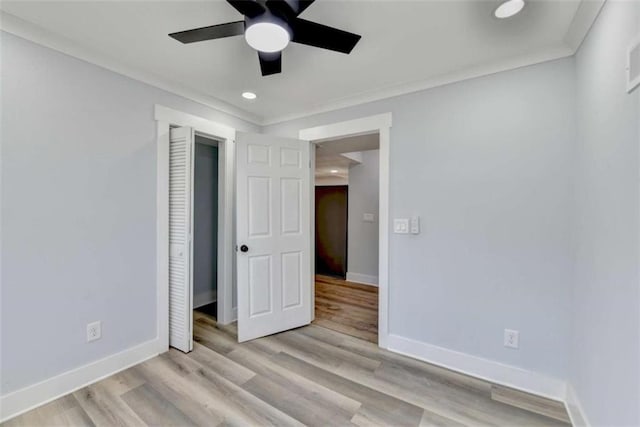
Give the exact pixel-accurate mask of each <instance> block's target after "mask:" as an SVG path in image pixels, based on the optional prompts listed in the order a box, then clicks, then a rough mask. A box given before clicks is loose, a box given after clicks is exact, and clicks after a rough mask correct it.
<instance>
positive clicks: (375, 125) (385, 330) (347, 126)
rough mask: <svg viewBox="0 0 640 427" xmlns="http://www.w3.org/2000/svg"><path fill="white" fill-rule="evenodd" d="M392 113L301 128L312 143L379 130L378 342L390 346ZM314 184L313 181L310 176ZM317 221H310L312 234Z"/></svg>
mask: <svg viewBox="0 0 640 427" xmlns="http://www.w3.org/2000/svg"><path fill="white" fill-rule="evenodd" d="M391 125H392V114H391V113H383V114H377V115H374V116H368V117H362V118H359V119H354V120H347V121H343V122H337V123H331V124H327V125H322V126H316V127H312V128H307V129H301V130H300V131H299V132H298V137H299V139H302V140H306V141H309V142H311V143H312V144H317V143H319V142H323V141H327V140H333V139H337V138H344V137H349V136H357V135H367V134H372V133H377V134H378V135H379V138H380V182H379V196H380V202H379V203H380V205H379V212H378V219H379V221H378V346H379V347H382V348H387V346H388V337H389V231H390V226H389V221H390V220H389V144H390V142H391ZM310 166H311V176H312V177H313V176H314V175H315V150H311V165H310ZM311 181H312V182H311V185H312V187H313V185H314V182H313V179H312V180H311ZM314 204H315V199H314V198H311V210H310V212H311V214H312V215H313V213H314V212H315V206H314ZM314 235H315V224H314V222H313V221H311V236H314ZM314 266H315V245H313V244H312V245H311V271H310V274H311V298H312V301H311V318H312V319H313V318H314V314H315V313H314V306H315V304H314V299H315V271H314V270H315V269H314Z"/></svg>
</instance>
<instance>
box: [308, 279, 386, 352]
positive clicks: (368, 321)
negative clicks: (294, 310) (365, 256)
mask: <svg viewBox="0 0 640 427" xmlns="http://www.w3.org/2000/svg"><path fill="white" fill-rule="evenodd" d="M314 324H316V325H318V326H322V327H324V328H328V329H333V330H336V331H338V332H341V333H343V334H348V335H352V336H355V337H358V338H361V339H364V340H367V341H371V342H378V288H377V287H375V286H368V285H363V284H359V283H353V282H348V281H346V280H341V279H336V278H332V277H327V276H320V275H317V276H316V281H315V320H314Z"/></svg>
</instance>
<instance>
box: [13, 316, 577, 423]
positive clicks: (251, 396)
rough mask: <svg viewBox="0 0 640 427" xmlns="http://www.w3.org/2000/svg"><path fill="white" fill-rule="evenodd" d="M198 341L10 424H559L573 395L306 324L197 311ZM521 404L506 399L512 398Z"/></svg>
mask: <svg viewBox="0 0 640 427" xmlns="http://www.w3.org/2000/svg"><path fill="white" fill-rule="evenodd" d="M194 319H195V325H194V337H195V340H196V343H195V344H194V351H193V352H191V353H189V354H184V353H181V352H179V351H177V350H173V349H172V350H170V351H169V352H167V353H165V354H162V355H160V356H158V357H155V358H153V359H151V360H148V361H146V362H144V363H141V364H139V365H136V366H134V367H132V368H130V369H127V370H125V371H123V372H121V373H119V374H116V375H113V376H111V377H109V378H107V379H104V380H102V381H99V382H97V383H95V384H93V385H91V386H88V387H85V388H83V389H81V390H79V391H77V392H75V393H73V394H70V395H67V396H65V397H63V398H60V399H58V400H56V401H54V402H52V403H50V404H48V405H45V406H43V407H40V408H38V409H36V410H33V411H31V412H28V413H26V414H24V415H22V416H20V417H17V418H14V419H13V420H10V421H8V422H7V423H6V426H7V427H9V426H54V425H74V426H84V425H103V426H111V425H126V426H138V425H139V426H143V425H162V426H164V425H180V426H183V425H184V426H186V425H202V426H216V425H238V426H258V425H279V426H293V425H295V426H300V425H317V426H321V425H322V426H346V425H354V424H355V425H389V426H405V425H406V426H418V425H420V426H460V425H470V426H471V425H473V426H480V425H503V426H543V425H544V426H553V425H565V426H566V424H563V423H561V422H560V421H556V420H554V419H552V418H548V417H545V416H541V415H538V414H534V413H532V412H529V411H526V410H523V409H520V408H518V407H514V406H512V405H513V404H515V405H519V406H524V407H528V408H529V409H533V410H536V411H539V412H541V411H544V412H547V413H549V414H551V415H553V416H555V417H557V418H561V419H566V416H567V415H566V413H565V411H564V409H563V408H562V405H561V404H560V403H557V402H553V401H547V400H546V399H541V398H537V397H531V396H528V395H523V394H522V393H519V392H513V391H511V390H508V389H504V388H500V387H496V386H493V385H491V384H489V383H487V382H484V381H480V380H476V379H473V378H469V377H466V376H463V375H460V374H456V373H453V372H451V371H447V370H445V369H442V368H438V367H435V366H432V365H429V364H426V363H422V362H419V361H416V360H413V359H409V358H406V357H403V356H400V355H396V354H394V353H390V352H388V351H385V350H381V349H379V348H378V347H377V346H376V345H374V344H371V343H368V342H366V341H363V340H360V339H357V338H353V337H350V336H347V335H344V334H340V333H337V332H334V331H331V330H329V329H325V328H320V327H317V326H313V325H311V326H307V327H304V328H300V329H296V330H293V331H288V332H284V333H281V334H277V335H272V336H270V337H266V338H261V339H258V340H254V341H251V342H248V343H243V344H238V343H237V342H236V330H235V328H234V326H217V325H216V322H215V320H214V319H213V318H211V317H209V316H207V315H204V314H201V313H198V312H196V313H195V314H194ZM496 399H498V400H502V401H506V402H509V403H510V404H506V403H502V402H501V401H498V400H496Z"/></svg>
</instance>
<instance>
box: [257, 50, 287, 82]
mask: <svg viewBox="0 0 640 427" xmlns="http://www.w3.org/2000/svg"><path fill="white" fill-rule="evenodd" d="M258 58H259V59H260V71H262V75H263V76H270V75H271V74H278V73H279V72H281V71H282V52H258Z"/></svg>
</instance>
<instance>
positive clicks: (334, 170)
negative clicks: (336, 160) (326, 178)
mask: <svg viewBox="0 0 640 427" xmlns="http://www.w3.org/2000/svg"><path fill="white" fill-rule="evenodd" d="M329 172H331V173H338V169H331V170H330V171H329Z"/></svg>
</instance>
